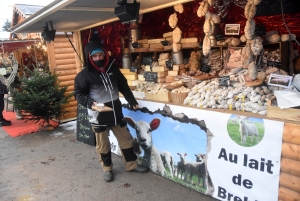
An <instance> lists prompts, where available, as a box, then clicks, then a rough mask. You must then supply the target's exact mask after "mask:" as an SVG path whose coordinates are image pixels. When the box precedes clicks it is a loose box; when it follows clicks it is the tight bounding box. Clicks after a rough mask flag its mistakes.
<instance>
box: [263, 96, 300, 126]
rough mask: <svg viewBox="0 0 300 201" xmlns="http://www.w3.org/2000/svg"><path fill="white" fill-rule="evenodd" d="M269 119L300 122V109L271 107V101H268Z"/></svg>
mask: <svg viewBox="0 0 300 201" xmlns="http://www.w3.org/2000/svg"><path fill="white" fill-rule="evenodd" d="M267 117H270V118H276V119H282V120H289V121H295V122H298V123H299V122H300V109H294V108H287V109H280V108H279V107H275V106H271V101H268V107H267Z"/></svg>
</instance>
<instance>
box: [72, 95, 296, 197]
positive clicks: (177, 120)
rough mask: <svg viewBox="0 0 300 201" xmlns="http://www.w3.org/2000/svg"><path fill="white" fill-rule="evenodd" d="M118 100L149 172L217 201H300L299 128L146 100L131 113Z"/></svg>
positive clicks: (256, 117)
mask: <svg viewBox="0 0 300 201" xmlns="http://www.w3.org/2000/svg"><path fill="white" fill-rule="evenodd" d="M120 99H121V102H122V104H123V113H124V116H126V120H127V122H128V128H129V130H130V132H131V134H132V135H133V137H134V138H136V140H135V142H136V144H135V149H134V150H135V151H136V153H137V154H138V155H139V160H138V161H139V163H142V164H145V165H147V166H148V167H150V169H151V171H153V172H155V173H157V174H159V175H161V176H163V177H165V178H167V179H170V180H172V181H174V182H177V183H179V184H182V185H184V186H187V187H189V188H191V189H194V190H196V191H198V192H201V193H205V194H207V195H209V196H212V197H214V198H216V199H219V200H232V201H233V200H236V201H238V200H241V201H250V200H251V201H252V200H257V201H258V200H260V201H264V200H268V201H272V200H274V201H275V200H283V201H288V200H299V199H300V154H299V153H300V124H298V123H292V122H283V121H280V120H275V119H270V118H267V117H266V116H261V115H255V114H252V113H247V112H238V111H232V110H213V109H199V108H196V107H191V106H185V105H174V104H172V103H163V102H155V101H147V100H138V102H139V109H138V110H137V111H133V110H131V109H130V108H129V105H128V104H127V102H126V100H125V99H124V98H120ZM241 128H242V129H241ZM77 133H80V129H79V130H77ZM110 140H111V147H112V152H113V153H115V154H120V151H119V148H118V143H117V140H116V138H115V137H114V135H113V134H111V135H110ZM136 145H138V146H136Z"/></svg>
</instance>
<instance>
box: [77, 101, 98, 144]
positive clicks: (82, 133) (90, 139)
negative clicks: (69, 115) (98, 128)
mask: <svg viewBox="0 0 300 201" xmlns="http://www.w3.org/2000/svg"><path fill="white" fill-rule="evenodd" d="M76 139H77V140H78V141H80V142H83V143H85V144H89V145H92V146H96V139H95V134H94V132H93V130H92V126H91V124H90V122H89V118H88V113H87V109H86V107H84V106H82V105H80V104H78V107H77V129H76Z"/></svg>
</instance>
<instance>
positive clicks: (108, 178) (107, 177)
mask: <svg viewBox="0 0 300 201" xmlns="http://www.w3.org/2000/svg"><path fill="white" fill-rule="evenodd" d="M104 180H105V181H106V182H111V181H112V180H113V173H112V171H107V172H104Z"/></svg>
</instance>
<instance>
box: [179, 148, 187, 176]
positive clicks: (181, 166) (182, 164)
mask: <svg viewBox="0 0 300 201" xmlns="http://www.w3.org/2000/svg"><path fill="white" fill-rule="evenodd" d="M177 154H178V155H179V157H180V161H178V163H177V178H179V177H178V175H179V174H180V178H181V179H183V177H182V175H183V174H184V173H185V156H186V155H187V154H186V153H177Z"/></svg>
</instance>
